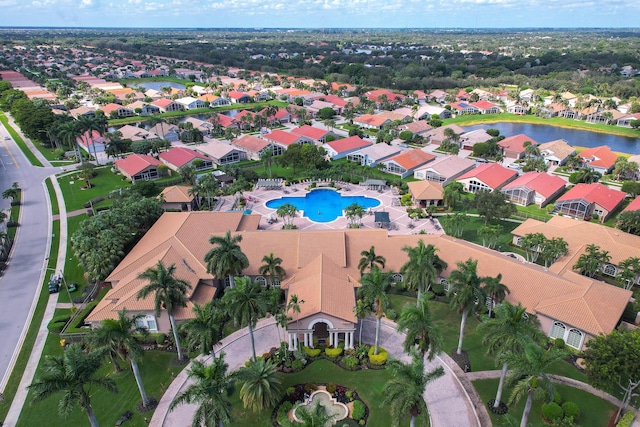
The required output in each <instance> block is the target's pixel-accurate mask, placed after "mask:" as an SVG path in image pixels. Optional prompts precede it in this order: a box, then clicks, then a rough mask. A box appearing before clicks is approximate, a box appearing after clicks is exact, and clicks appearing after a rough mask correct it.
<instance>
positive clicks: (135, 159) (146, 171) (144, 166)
mask: <svg viewBox="0 0 640 427" xmlns="http://www.w3.org/2000/svg"><path fill="white" fill-rule="evenodd" d="M160 164H161V162H160V160H158V159H156V158H155V157H151V156H148V155H146V154H129V155H128V156H127V157H125V158H124V159H118V160H116V161H115V166H116V169H118V171H119V172H120V173H121V174H122V175H124V176H125V177H127V178H128V179H130V180H131V182H132V183H134V184H135V183H136V182H137V181H152V180H154V179H158V178H159V177H160V175H158V166H159V165H160Z"/></svg>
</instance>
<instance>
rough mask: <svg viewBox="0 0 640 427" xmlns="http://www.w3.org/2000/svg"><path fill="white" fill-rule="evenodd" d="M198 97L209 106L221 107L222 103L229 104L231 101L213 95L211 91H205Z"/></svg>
mask: <svg viewBox="0 0 640 427" xmlns="http://www.w3.org/2000/svg"><path fill="white" fill-rule="evenodd" d="M198 99H199V100H201V101H202V102H204V104H205V105H207V102H208V103H209V104H208V105H209V107H211V108H213V107H222V106H223V105H231V103H230V102H229V101H228V100H227V99H225V98H223V97H221V96H218V95H214V94H212V93H205V94H203V95H200V96H199V97H198Z"/></svg>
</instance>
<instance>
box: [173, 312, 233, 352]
mask: <svg viewBox="0 0 640 427" xmlns="http://www.w3.org/2000/svg"><path fill="white" fill-rule="evenodd" d="M191 311H192V312H193V314H194V317H193V318H191V319H189V320H187V321H186V322H184V323H183V324H182V325H180V332H184V333H186V335H187V348H188V349H190V350H192V349H196V348H199V349H200V353H201V354H202V355H203V356H206V355H207V354H211V356H212V357H213V358H214V359H215V357H216V351H215V348H216V347H215V346H216V345H217V344H218V343H219V342H220V340H221V339H222V335H223V334H222V325H223V324H224V319H223V318H222V317H223V313H222V310H220V309H219V308H218V307H216V305H215V303H214V302H213V301H208V302H207V303H205V304H204V305H199V304H193V308H192V309H191Z"/></svg>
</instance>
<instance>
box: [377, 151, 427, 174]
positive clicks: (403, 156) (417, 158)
mask: <svg viewBox="0 0 640 427" xmlns="http://www.w3.org/2000/svg"><path fill="white" fill-rule="evenodd" d="M435 158H436V156H434V155H433V154H430V153H426V152H424V151H422V150H421V149H419V148H413V149H411V150H407V151H403V152H402V153H400V154H397V155H395V156H393V157H391V158H390V159H387V160H385V162H396V163H397V164H399V165H400V166H402V167H403V168H405V169H406V170H411V169H415V168H417V167H418V166H421V165H423V164H425V163H427V162H430V161H431V160H433V159H435Z"/></svg>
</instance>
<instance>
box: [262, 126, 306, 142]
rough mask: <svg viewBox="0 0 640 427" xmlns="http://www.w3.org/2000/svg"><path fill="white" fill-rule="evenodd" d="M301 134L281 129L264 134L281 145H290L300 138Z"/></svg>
mask: <svg viewBox="0 0 640 427" xmlns="http://www.w3.org/2000/svg"><path fill="white" fill-rule="evenodd" d="M300 138H301V136H300V135H296V134H294V133H291V132H286V131H283V130H280V129H275V130H272V131H271V133H268V134H266V135H264V139H266V140H268V141H271V142H275V143H278V144H281V145H286V146H289V145H291V144H294V143H296V142H298V141H299V140H300Z"/></svg>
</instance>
